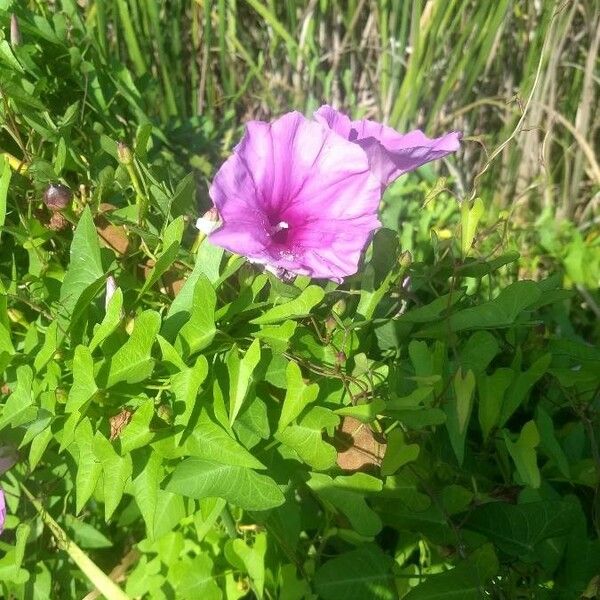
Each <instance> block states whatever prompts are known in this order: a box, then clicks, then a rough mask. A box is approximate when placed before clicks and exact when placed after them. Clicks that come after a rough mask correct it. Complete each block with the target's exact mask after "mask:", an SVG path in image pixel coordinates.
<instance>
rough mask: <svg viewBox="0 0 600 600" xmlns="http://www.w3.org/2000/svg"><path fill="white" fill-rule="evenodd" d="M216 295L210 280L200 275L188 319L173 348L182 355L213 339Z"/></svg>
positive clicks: (192, 352)
mask: <svg viewBox="0 0 600 600" xmlns="http://www.w3.org/2000/svg"><path fill="white" fill-rule="evenodd" d="M216 303H217V296H216V294H215V290H214V288H213V286H212V284H211V283H210V281H209V280H208V279H207V278H206V277H205V276H204V275H200V276H199V277H198V281H197V282H196V287H195V288H194V296H193V301H192V306H191V307H190V314H189V319H188V320H187V322H186V323H185V325H183V327H182V328H181V330H180V331H179V335H178V336H177V339H176V341H175V348H176V349H177V350H179V351H180V352H182V353H183V354H184V356H191V355H193V354H195V353H196V352H199V351H200V350H203V349H204V348H206V347H207V346H208V345H209V344H210V343H211V342H212V341H213V339H214V337H215V333H216V327H215V306H216Z"/></svg>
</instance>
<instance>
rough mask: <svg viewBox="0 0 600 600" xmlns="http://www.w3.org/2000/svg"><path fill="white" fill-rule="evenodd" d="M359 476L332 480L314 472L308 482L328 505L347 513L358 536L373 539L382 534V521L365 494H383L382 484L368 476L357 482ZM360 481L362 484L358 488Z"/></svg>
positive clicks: (363, 475) (362, 474)
mask: <svg viewBox="0 0 600 600" xmlns="http://www.w3.org/2000/svg"><path fill="white" fill-rule="evenodd" d="M356 475H357V474H355V475H354V476H352V477H343V476H338V477H336V478H335V479H332V478H331V477H329V476H327V475H324V474H322V473H311V475H310V479H309V480H308V482H307V483H308V486H309V487H310V488H311V489H312V490H313V491H314V492H315V494H316V495H317V496H318V497H319V498H320V499H321V500H323V501H324V502H325V504H326V505H329V506H330V507H331V508H332V510H337V511H339V512H341V513H342V514H344V515H345V516H346V517H347V519H348V520H349V521H350V525H351V526H352V527H353V528H354V530H355V531H356V532H357V533H359V534H360V535H364V536H374V535H377V534H378V533H379V532H380V531H381V527H382V525H381V519H380V518H379V515H378V514H377V513H376V512H374V511H373V510H372V509H371V508H370V506H369V505H368V504H367V502H366V500H365V492H367V491H368V492H374V493H376V492H379V491H381V488H382V483H381V481H380V480H379V479H376V478H375V477H371V476H369V475H366V474H365V473H360V474H358V475H360V476H361V477H359V478H358V479H357V478H356ZM357 482H358V483H360V485H358V486H357V485H355V484H356V483H357ZM353 484H354V485H353ZM365 487H366V488H367V489H365Z"/></svg>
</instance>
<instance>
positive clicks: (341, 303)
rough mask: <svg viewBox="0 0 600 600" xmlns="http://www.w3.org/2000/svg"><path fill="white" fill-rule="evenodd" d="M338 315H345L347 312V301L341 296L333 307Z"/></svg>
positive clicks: (333, 310)
mask: <svg viewBox="0 0 600 600" xmlns="http://www.w3.org/2000/svg"><path fill="white" fill-rule="evenodd" d="M331 310H332V312H334V313H335V314H336V315H337V316H338V317H342V316H344V313H345V312H346V301H345V300H344V299H343V298H340V299H339V300H338V301H337V302H336V303H335V304H334V305H333V308H332V309H331Z"/></svg>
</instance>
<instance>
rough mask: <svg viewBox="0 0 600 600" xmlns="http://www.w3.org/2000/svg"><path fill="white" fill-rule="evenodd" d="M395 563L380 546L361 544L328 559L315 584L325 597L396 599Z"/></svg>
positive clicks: (332, 599)
mask: <svg viewBox="0 0 600 600" xmlns="http://www.w3.org/2000/svg"><path fill="white" fill-rule="evenodd" d="M392 565H393V561H392V559H391V558H390V557H389V556H387V555H385V554H383V552H382V551H381V550H380V549H379V548H378V547H377V546H374V545H366V546H361V547H360V548H357V549H356V550H352V551H351V552H347V553H345V554H342V555H340V556H337V557H335V558H332V559H331V560H328V561H327V562H326V563H325V564H324V565H323V566H322V567H321V568H320V569H319V570H318V571H317V572H316V573H315V587H316V589H317V592H318V593H319V596H320V597H321V598H323V600H348V599H353V600H359V599H363V598H364V599H365V600H366V598H369V599H370V600H395V598H397V594H396V591H395V589H394V582H393V576H392Z"/></svg>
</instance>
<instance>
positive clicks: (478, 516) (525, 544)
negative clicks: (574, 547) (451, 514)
mask: <svg viewBox="0 0 600 600" xmlns="http://www.w3.org/2000/svg"><path fill="white" fill-rule="evenodd" d="M576 516H577V509H576V506H574V505H573V503H571V502H563V501H558V500H543V501H541V502H528V503H526V504H508V503H506V502H491V503H489V504H484V505H483V506H479V507H477V508H475V509H474V510H473V511H472V512H471V513H470V514H469V516H468V518H467V520H466V524H465V525H466V527H467V528H468V529H472V530H474V531H478V532H479V533H482V534H483V535H485V536H486V537H487V538H488V539H489V540H490V541H491V542H493V543H494V545H495V546H496V547H497V548H498V549H499V550H501V551H502V552H506V553H507V554H510V555H511V556H518V557H522V558H525V559H526V558H532V557H534V556H535V554H536V552H537V546H538V544H540V543H541V542H543V541H544V540H547V539H549V538H555V537H559V536H564V535H568V533H569V532H570V530H571V526H572V524H573V521H574V519H575V518H576Z"/></svg>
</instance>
